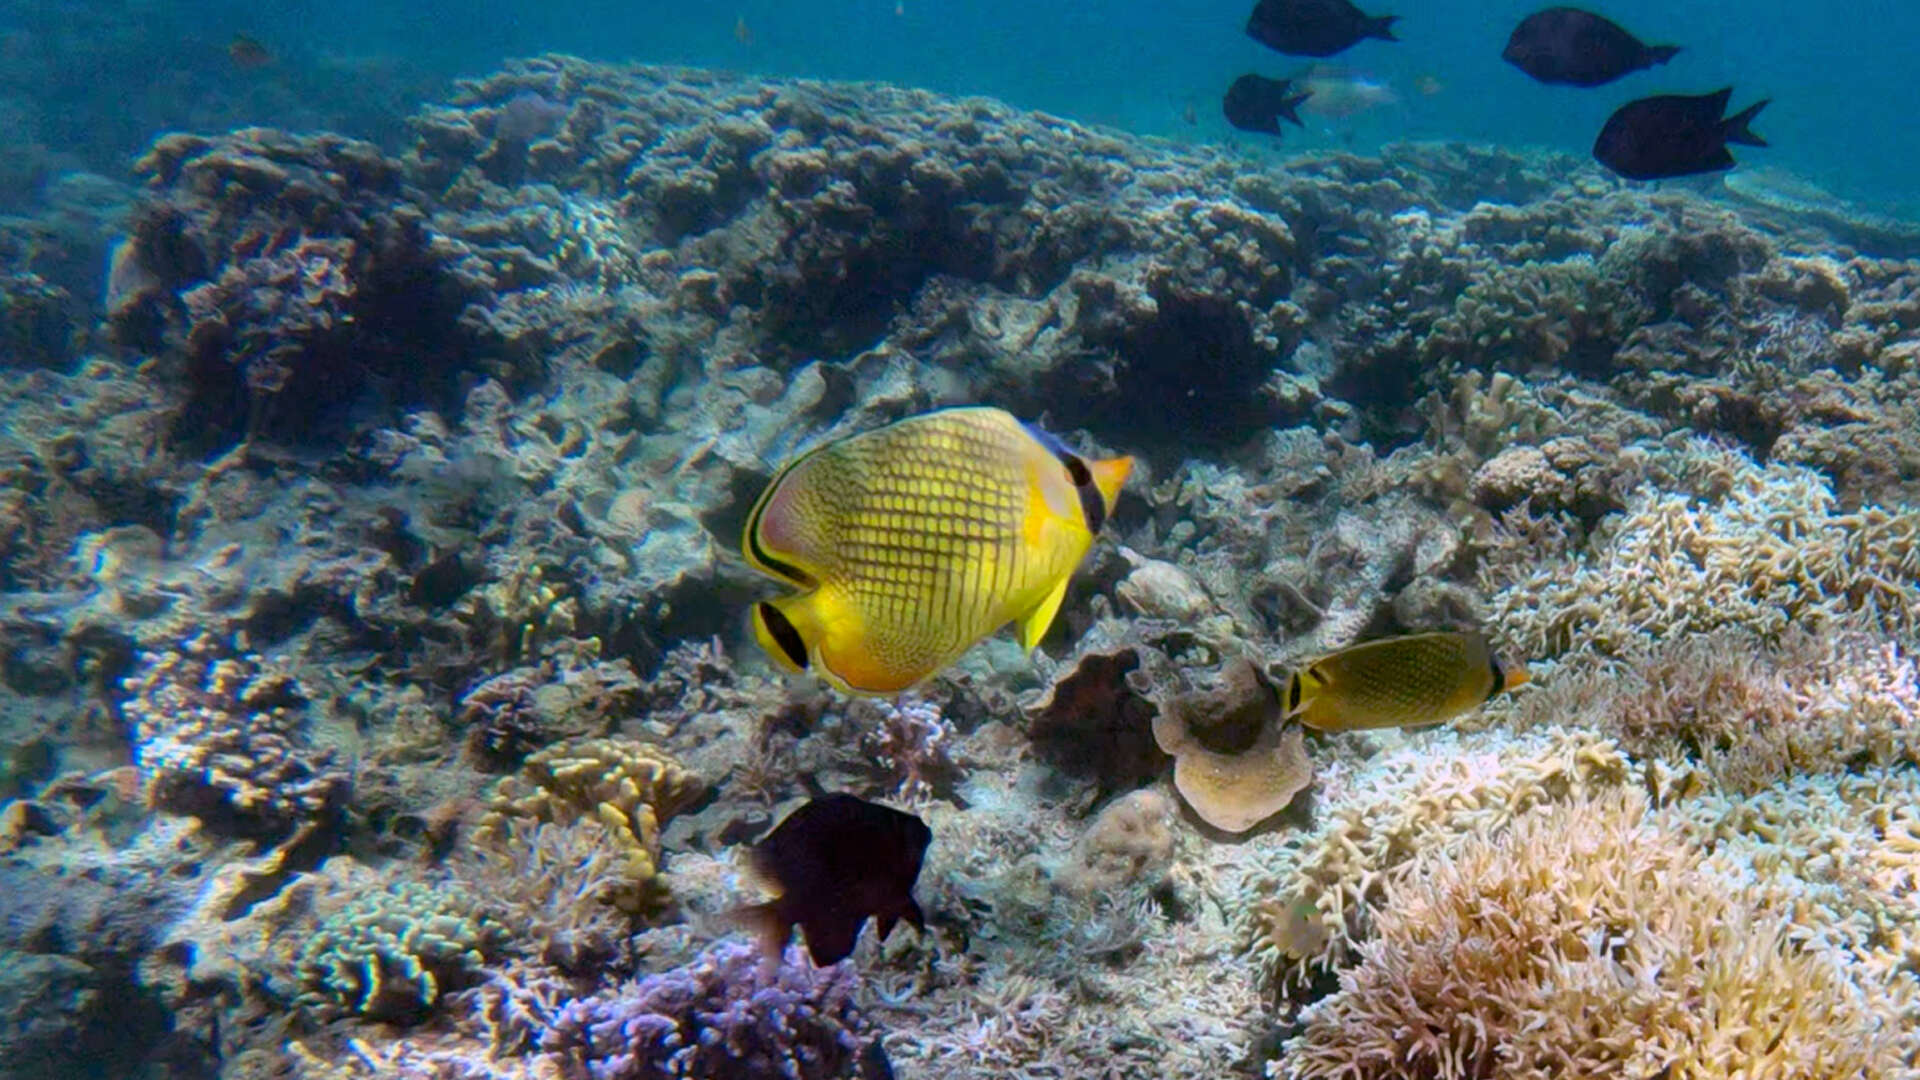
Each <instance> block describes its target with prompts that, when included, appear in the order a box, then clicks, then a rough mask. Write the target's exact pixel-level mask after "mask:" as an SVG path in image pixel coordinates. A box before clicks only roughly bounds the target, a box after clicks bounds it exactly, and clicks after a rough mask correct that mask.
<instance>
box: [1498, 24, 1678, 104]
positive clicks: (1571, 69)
mask: <svg viewBox="0 0 1920 1080" xmlns="http://www.w3.org/2000/svg"><path fill="white" fill-rule="evenodd" d="M1679 51H1680V46H1678V45H1643V44H1641V43H1640V39H1639V38H1637V37H1634V36H1633V35H1632V34H1629V33H1627V32H1626V31H1625V30H1623V29H1621V28H1620V26H1619V24H1618V23H1615V22H1613V21H1612V20H1610V19H1604V18H1601V17H1600V16H1598V15H1595V14H1593V13H1592V12H1590V11H1581V10H1580V9H1579V8H1570V7H1550V8H1547V9H1546V10H1544V11H1536V12H1534V13H1533V14H1531V15H1529V16H1527V17H1526V18H1524V19H1522V20H1520V25H1519V26H1516V27H1514V28H1513V36H1512V37H1510V38H1508V39H1507V48H1506V51H1504V52H1502V53H1501V54H1500V55H1501V56H1502V57H1504V58H1505V59H1506V61H1507V62H1508V63H1510V64H1512V65H1513V66H1514V67H1517V68H1519V69H1520V70H1521V71H1524V72H1526V73H1527V74H1529V75H1531V76H1533V77H1534V78H1536V79H1538V80H1540V81H1541V82H1543V83H1558V84H1560V85H1563V86H1600V85H1602V84H1604V83H1610V82H1612V81H1613V80H1615V79H1617V78H1619V77H1620V76H1622V75H1627V74H1630V73H1632V72H1635V71H1639V70H1641V69H1642V68H1650V67H1652V66H1653V65H1655V64H1664V63H1666V62H1667V61H1669V60H1671V59H1673V54H1674V53H1677V52H1679Z"/></svg>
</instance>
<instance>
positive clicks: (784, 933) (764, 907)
mask: <svg viewBox="0 0 1920 1080" xmlns="http://www.w3.org/2000/svg"><path fill="white" fill-rule="evenodd" d="M725 917H726V920H727V921H728V922H729V923H732V924H733V925H734V926H735V927H737V928H739V929H741V930H744V931H746V932H747V933H749V934H752V935H753V940H754V944H755V945H757V946H758V947H759V949H760V957H761V959H762V960H764V961H765V962H766V963H767V964H768V965H770V966H772V967H773V968H776V969H777V968H778V967H779V966H780V958H781V957H782V956H783V955H785V954H786V951H787V940H788V939H789V938H791V937H792V936H793V924H792V923H789V922H787V921H786V920H785V919H783V918H781V917H780V902H779V901H778V900H769V901H767V902H766V903H764V904H749V905H747V906H746V907H743V908H735V909H733V910H732V911H729V912H727V914H726V916H725Z"/></svg>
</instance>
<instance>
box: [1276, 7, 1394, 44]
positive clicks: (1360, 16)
mask: <svg viewBox="0 0 1920 1080" xmlns="http://www.w3.org/2000/svg"><path fill="white" fill-rule="evenodd" d="M1397 18H1399V16H1398V15H1368V14H1367V13H1365V12H1363V11H1361V10H1360V9H1359V8H1357V7H1354V6H1353V4H1351V3H1350V2H1349V0H1260V3H1259V4H1258V5H1256V6H1255V7H1254V9H1253V14H1252V15H1249V16H1248V17H1247V34H1248V35H1249V36H1251V37H1252V38H1253V40H1255V41H1257V42H1259V43H1260V44H1262V45H1265V46H1267V47H1268V48H1270V49H1277V50H1279V51H1280V52H1283V53H1287V54H1288V55H1291V56H1332V55H1333V54H1334V53H1337V52H1340V51H1342V50H1344V49H1347V48H1350V47H1352V45H1353V43H1354V42H1356V41H1359V40H1360V39H1361V38H1370V37H1376V38H1380V39H1382V40H1385V41H1398V40H1399V39H1398V38H1396V37H1394V36H1393V29H1392V27H1393V22H1394V20H1395V19H1397Z"/></svg>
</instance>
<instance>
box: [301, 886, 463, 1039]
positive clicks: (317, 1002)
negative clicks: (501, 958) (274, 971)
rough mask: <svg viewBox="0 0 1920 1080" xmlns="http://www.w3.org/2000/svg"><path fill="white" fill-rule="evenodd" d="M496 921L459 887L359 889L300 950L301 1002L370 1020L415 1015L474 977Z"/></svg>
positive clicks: (419, 1015)
mask: <svg viewBox="0 0 1920 1080" xmlns="http://www.w3.org/2000/svg"><path fill="white" fill-rule="evenodd" d="M497 936H498V927H497V925H496V924H495V923H494V921H493V920H492V918H491V917H490V916H488V915H486V914H485V913H483V912H482V910H481V906H480V904H479V902H478V901H477V900H475V899H474V898H473V897H472V896H470V895H468V894H467V893H465V892H464V891H462V890H459V889H454V888H449V887H444V886H443V887H437V888H436V887H434V886H430V885H427V884H424V883H421V882H417V881H407V882H398V883H395V884H392V885H389V886H388V887H387V888H386V889H384V890H381V891H377V892H366V893H360V894H358V895H356V896H354V897H353V898H351V899H349V900H348V901H347V902H346V904H345V905H344V906H343V907H341V908H340V910H339V911H337V912H335V913H334V914H333V915H332V916H330V917H328V918H327V919H325V920H324V921H322V923H321V924H320V927H319V929H318V930H317V931H316V932H315V933H314V935H313V937H312V938H310V939H309V940H308V941H307V944H306V946H305V947H304V948H303V949H302V950H301V952H300V958H299V963H298V971H299V978H300V982H301V984H302V985H303V986H304V987H305V989H306V993H305V996H304V999H303V1000H304V1001H305V1002H306V1003H307V1004H309V1005H310V1006H313V1007H316V1008H320V1009H322V1010H338V1011H342V1012H347V1013H352V1014H354V1015H357V1016H364V1017H367V1018H369V1019H374V1020H393V1021H400V1022H413V1021H417V1020H420V1019H423V1018H424V1017H425V1016H426V1015H427V1013H428V1012H429V1011H431V1010H432V1009H433V1007H434V1005H435V1004H437V1003H438V1002H439V1000H440V997H441V995H442V994H444V993H445V992H447V991H448V990H449V989H454V988H457V987H458V986H459V985H460V984H461V983H463V982H466V981H469V980H472V979H474V978H475V977H476V976H477V973H478V971H479V968H480V966H481V965H482V964H483V963H485V962H486V954H487V953H488V952H489V951H491V950H492V948H493V947H494V945H495V944H496V939H497Z"/></svg>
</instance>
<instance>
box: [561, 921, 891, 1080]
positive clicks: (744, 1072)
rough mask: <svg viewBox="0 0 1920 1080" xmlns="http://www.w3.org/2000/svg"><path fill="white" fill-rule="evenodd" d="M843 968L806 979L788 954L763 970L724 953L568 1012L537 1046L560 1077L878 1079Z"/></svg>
mask: <svg viewBox="0 0 1920 1080" xmlns="http://www.w3.org/2000/svg"><path fill="white" fill-rule="evenodd" d="M856 981H857V976H856V975H855V974H854V972H853V969H852V967H851V966H850V965H849V964H845V963H842V964H836V965H834V966H832V967H828V968H822V969H815V968H814V967H813V965H812V964H810V963H809V962H808V961H807V958H806V956H805V954H804V953H802V952H801V951H800V950H799V949H797V948H796V949H790V950H788V952H787V954H786V955H785V956H784V957H783V958H782V959H781V962H780V963H779V965H778V966H777V967H775V968H774V969H773V970H772V971H767V970H766V969H765V967H764V966H763V964H762V958H761V956H760V954H759V953H758V952H757V951H756V950H755V949H753V948H752V947H751V946H747V945H741V944H732V943H728V944H721V945H716V946H714V947H712V948H711V949H708V950H707V951H706V952H704V953H702V954H701V955H700V956H699V957H698V958H697V959H696V960H694V961H693V962H692V963H689V964H687V965H684V966H682V967H679V968H675V969H674V970H672V971H666V972H661V973H659V974H655V975H647V976H644V977H642V978H640V979H637V980H635V981H633V982H631V983H628V984H625V985H623V986H618V987H615V988H614V989H612V990H611V991H609V992H607V993H605V994H602V995H600V996H596V997H592V998H582V999H580V1000H578V1001H574V1002H570V1003H568V1004H567V1006H566V1007H565V1008H563V1009H562V1010H561V1011H560V1013H559V1015H558V1016H556V1017H555V1018H554V1020H553V1024H552V1027H551V1028H550V1029H549V1030H548V1031H547V1032H546V1033H545V1034H544V1035H542V1036H541V1039H540V1048H541V1050H542V1051H543V1052H544V1053H546V1054H547V1055H549V1056H550V1059H551V1060H552V1061H553V1062H555V1064H556V1065H557V1073H558V1075H559V1076H561V1077H566V1078H573V1077H578V1078H582V1080H584V1078H587V1077H594V1078H596V1080H669V1078H676V1077H686V1078H693V1077H708V1076H741V1077H749V1076H752V1077H760V1076H765V1077H773V1076H784V1077H793V1078H795V1080H837V1078H842V1077H849V1076H856V1075H864V1076H875V1075H885V1074H884V1073H878V1072H875V1071H870V1070H867V1069H864V1068H863V1067H862V1065H861V1062H862V1061H863V1060H867V1059H870V1058H873V1057H874V1056H875V1055H876V1054H877V1056H878V1060H880V1061H885V1055H884V1052H879V1051H872V1050H869V1047H872V1046H875V1045H877V1044H876V1043H875V1040H876V1038H877V1035H878V1032H877V1031H876V1030H875V1029H874V1028H873V1027H872V1026H871V1024H870V1022H869V1021H868V1020H867V1019H866V1018H865V1016H864V1015H862V1013H861V1012H860V1010H859V1008H858V1007H857V1006H856V1005H855V1000H854V989H855V985H856Z"/></svg>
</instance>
